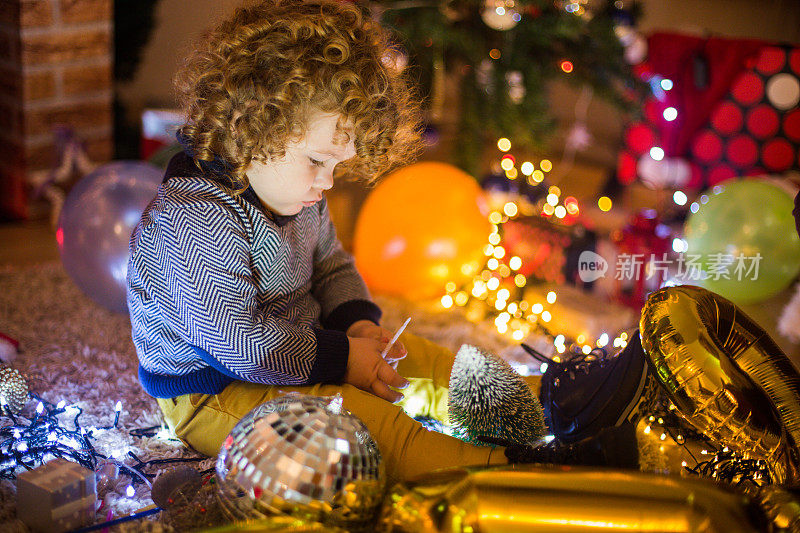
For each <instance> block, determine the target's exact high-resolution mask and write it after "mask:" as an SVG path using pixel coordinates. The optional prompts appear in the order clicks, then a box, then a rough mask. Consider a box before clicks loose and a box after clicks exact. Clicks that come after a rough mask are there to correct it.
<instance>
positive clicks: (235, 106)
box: [175, 0, 421, 192]
mask: <svg viewBox="0 0 800 533" xmlns="http://www.w3.org/2000/svg"><path fill="white" fill-rule="evenodd" d="M393 53H396V48H395V47H394V46H393V44H392V43H391V41H390V39H389V37H388V35H387V33H386V32H385V31H384V30H383V29H382V28H381V27H380V26H379V25H378V24H377V23H376V22H374V21H373V20H372V19H370V18H369V17H367V16H365V14H364V13H362V11H361V10H360V9H359V8H358V7H357V6H355V5H354V4H352V3H350V2H347V1H337V0H307V1H304V0H265V1H262V2H259V3H257V4H255V5H250V6H245V7H241V8H239V9H238V10H237V11H236V12H235V13H234V14H233V15H232V16H231V17H230V18H229V19H228V20H226V21H224V22H223V23H222V24H220V25H219V26H218V27H217V28H216V29H214V30H212V31H211V32H210V34H207V35H205V36H204V38H203V39H202V40H201V41H200V42H199V43H198V45H197V48H196V49H195V51H194V52H193V53H192V54H191V55H190V56H189V57H188V58H187V60H186V62H185V64H184V65H183V66H182V68H181V69H180V70H179V72H178V74H177V76H176V78H175V87H176V89H177V93H178V98H179V101H180V103H181V105H182V108H183V110H184V112H185V114H186V123H185V124H184V126H183V127H182V128H181V134H182V136H183V139H184V141H185V143H186V144H187V145H188V148H189V149H190V150H191V151H192V152H193V157H194V159H195V161H196V162H197V163H198V164H199V163H200V162H201V161H214V160H215V159H221V160H222V162H223V163H224V165H225V167H226V169H227V174H228V176H229V178H230V179H231V180H232V182H233V185H234V188H235V189H236V190H237V192H242V191H244V190H245V189H246V188H247V187H248V185H249V182H248V179H247V176H246V174H245V171H246V169H247V167H248V166H249V165H250V162H251V161H252V160H253V159H254V158H255V159H262V158H264V159H270V158H274V157H282V156H283V155H284V153H285V148H286V145H287V142H289V141H293V140H299V139H300V138H302V136H303V135H304V134H305V132H306V128H307V120H308V117H309V115H310V113H311V112H312V111H314V110H318V111H322V112H327V113H336V114H339V115H340V117H341V119H340V121H339V128H343V124H345V123H346V124H347V125H348V129H349V128H350V127H352V129H350V131H351V132H352V134H353V137H354V139H353V141H354V144H355V149H356V156H355V157H354V158H353V159H351V160H350V161H348V162H346V168H338V167H337V172H341V171H345V172H347V174H348V175H349V176H351V177H356V178H361V179H364V180H366V181H367V182H373V181H374V180H376V179H377V178H379V177H380V176H381V175H383V174H385V173H386V172H388V171H390V170H392V169H393V168H395V167H397V166H398V165H400V164H404V163H407V162H409V161H410V160H412V159H413V158H414V157H415V156H416V155H417V154H418V151H419V149H420V146H421V144H420V119H419V103H418V100H417V99H416V96H415V95H414V94H413V92H412V90H411V89H410V85H409V84H408V83H407V82H406V80H405V79H404V77H403V75H402V74H401V73H400V72H399V71H398V70H397V69H395V68H393V67H392V65H391V61H387V59H389V58H391V57H392V54H393ZM339 167H342V164H340V165H339Z"/></svg>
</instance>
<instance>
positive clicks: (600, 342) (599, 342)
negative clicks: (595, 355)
mask: <svg viewBox="0 0 800 533" xmlns="http://www.w3.org/2000/svg"><path fill="white" fill-rule="evenodd" d="M606 344H608V333H603V334H602V335H600V338H599V339H597V347H598V348H602V347H603V346H605V345H606Z"/></svg>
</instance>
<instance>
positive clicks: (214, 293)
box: [128, 0, 506, 481]
mask: <svg viewBox="0 0 800 533" xmlns="http://www.w3.org/2000/svg"><path fill="white" fill-rule="evenodd" d="M391 52H392V50H391V48H390V43H389V42H388V40H387V36H386V35H385V34H384V32H383V31H382V29H381V28H380V27H379V26H378V25H377V24H376V23H375V22H373V21H372V20H371V19H369V18H368V17H365V16H364V15H363V14H362V13H361V12H360V10H359V9H358V8H357V7H355V6H354V5H353V4H351V3H349V2H342V1H335V0H310V1H307V2H303V1H300V0H267V1H264V2H262V3H260V4H257V5H254V6H251V7H246V8H241V9H239V10H238V11H236V12H235V14H234V15H233V16H232V17H231V18H230V19H229V20H227V21H225V22H223V23H222V24H221V25H220V26H219V27H218V28H217V29H215V30H214V31H213V32H212V33H211V34H210V35H208V36H207V37H206V38H204V40H203V41H202V42H201V44H200V45H199V48H198V50H197V51H196V52H195V53H194V54H193V55H192V56H191V57H190V58H189V60H188V61H187V63H186V64H185V65H184V66H183V68H182V70H181V71H180V73H179V76H178V78H177V83H176V86H177V89H178V93H179V96H180V98H181V101H182V104H183V107H184V110H185V111H186V115H187V120H186V124H185V125H184V126H183V128H182V129H181V130H180V132H179V139H180V141H181V143H182V144H183V146H184V148H185V153H183V154H179V155H178V156H175V157H174V158H173V160H172V161H171V162H170V164H169V167H168V169H167V172H166V176H165V178H164V183H163V184H162V185H161V187H160V188H159V190H158V193H157V196H156V198H155V199H154V200H153V201H152V203H151V204H150V205H149V206H148V207H147V209H146V210H145V212H144V214H143V215H142V218H141V221H140V223H139V225H138V226H137V228H136V230H135V231H134V233H133V236H132V238H131V245H130V252H131V257H130V262H129V264H128V306H129V310H130V316H131V323H132V330H133V341H134V343H135V345H136V349H137V353H138V356H139V359H140V368H139V377H140V380H141V383H142V386H143V388H144V390H145V391H146V392H147V393H149V394H150V395H152V396H154V397H156V398H157V401H158V404H159V406H160V408H161V410H162V411H163V413H164V417H165V419H166V421H167V423H168V424H169V426H170V427H171V428H172V429H173V430H174V432H175V434H176V435H177V436H178V437H179V438H180V439H181V440H182V441H183V442H184V443H185V444H187V445H188V446H191V447H192V448H194V449H195V450H197V451H199V452H202V453H204V454H208V455H215V454H217V453H218V452H219V449H220V445H221V443H222V441H223V440H224V438H225V437H226V436H227V434H228V433H229V432H230V430H231V429H232V428H233V426H234V425H235V424H236V423H237V422H238V421H239V419H241V417H242V416H244V415H245V414H246V413H247V412H249V411H250V410H251V409H253V408H254V407H256V406H257V405H259V404H261V403H263V402H265V401H268V400H270V399H271V398H274V397H276V396H278V395H280V394H283V393H286V392H290V391H298V392H301V393H306V394H312V395H319V396H329V395H333V394H335V393H340V394H341V395H342V397H343V399H344V406H345V407H346V408H347V409H349V410H350V411H351V412H353V413H354V414H355V415H356V416H358V417H359V418H360V419H361V420H363V421H364V423H365V424H366V426H367V427H368V429H369V430H370V432H371V434H372V436H373V438H374V439H375V441H376V442H377V444H378V446H379V448H380V450H381V452H382V455H383V458H384V463H385V465H386V469H387V474H388V476H389V479H390V480H392V481H394V480H398V479H408V478H410V477H412V476H415V475H418V474H421V473H424V472H428V471H430V470H433V469H435V468H440V467H447V466H455V465H472V464H480V465H486V464H495V463H505V462H506V459H505V457H504V455H503V452H502V448H501V449H499V450H494V452H493V451H492V448H490V447H477V446H472V445H470V444H466V443H464V442H462V441H460V440H458V439H455V438H452V437H449V436H446V435H443V434H439V433H435V432H430V431H427V430H426V429H425V428H423V427H422V426H421V425H420V424H419V423H417V422H416V421H414V420H413V419H411V418H410V417H408V416H407V415H406V414H405V413H404V412H403V411H402V409H401V408H400V407H398V406H396V405H394V404H393V402H396V401H397V400H399V399H400V398H402V394H401V393H399V392H397V391H396V390H395V389H396V388H400V389H402V388H403V387H404V386H406V385H407V384H408V381H407V380H406V379H405V378H404V377H403V376H408V377H421V378H429V379H431V380H432V383H433V385H434V386H435V387H438V388H440V389H441V388H446V387H447V385H448V380H449V375H450V369H451V367H452V363H453V354H452V353H450V352H449V351H447V350H445V349H444V348H441V347H439V346H436V345H434V344H432V343H430V342H428V341H425V340H424V339H420V338H418V337H414V336H413V335H408V334H406V335H405V336H403V337H402V338H401V342H398V343H397V344H396V345H395V346H394V347H393V348H392V349H391V350H390V351H389V353H388V355H387V357H386V360H384V359H382V358H381V352H382V350H383V349H384V348H385V347H386V345H387V342H388V339H389V338H390V336H391V332H390V331H387V330H386V329H384V328H382V327H380V325H379V324H380V322H379V319H380V315H381V312H380V309H378V307H377V306H376V305H375V304H374V303H373V302H372V301H371V300H370V297H369V294H368V292H367V289H366V287H365V285H364V282H363V280H362V279H361V277H360V276H359V274H358V272H357V271H356V269H355V267H354V264H353V259H352V257H351V256H350V255H348V254H347V253H346V252H345V251H344V250H343V249H342V246H341V245H340V243H339V241H338V240H337V238H336V234H335V231H334V228H333V225H332V224H331V221H330V219H329V214H328V207H327V204H326V202H325V197H324V192H325V191H326V190H328V189H330V188H331V187H332V186H333V183H334V175H336V174H338V173H340V172H341V173H342V174H345V173H346V174H347V175H348V176H361V177H364V178H366V179H367V180H373V179H376V178H377V177H379V176H380V175H382V174H385V173H386V172H387V171H388V170H390V169H392V168H394V167H396V166H397V165H401V164H405V163H408V162H409V161H410V160H411V158H412V157H413V155H414V153H415V152H416V151H417V149H418V146H419V144H418V143H419V136H418V130H419V121H418V113H417V111H418V110H417V107H416V104H415V102H414V101H413V99H412V97H411V96H410V92H409V89H408V87H407V86H406V84H405V83H404V81H403V79H402V78H401V76H400V74H399V73H398V72H396V71H395V70H393V68H392V67H391V64H390V62H388V61H387V59H388V58H389V54H390V53H391ZM407 354H408V357H405V356H406V355H407ZM395 368H396V369H395Z"/></svg>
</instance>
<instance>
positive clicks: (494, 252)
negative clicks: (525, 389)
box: [440, 138, 628, 357]
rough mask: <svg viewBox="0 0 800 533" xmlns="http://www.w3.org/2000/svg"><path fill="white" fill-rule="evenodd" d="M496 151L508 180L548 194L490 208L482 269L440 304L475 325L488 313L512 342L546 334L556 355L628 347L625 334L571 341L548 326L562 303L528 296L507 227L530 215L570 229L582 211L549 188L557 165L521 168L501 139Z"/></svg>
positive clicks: (448, 290) (448, 288)
mask: <svg viewBox="0 0 800 533" xmlns="http://www.w3.org/2000/svg"><path fill="white" fill-rule="evenodd" d="M497 148H498V149H499V150H500V151H501V152H502V153H503V155H502V156H501V158H500V163H499V164H500V168H502V169H503V171H504V173H505V177H506V178H507V179H508V180H510V181H516V180H520V179H521V176H524V180H525V183H526V184H527V185H528V186H530V187H547V194H546V195H544V197H543V198H542V199H541V200H539V201H538V202H537V203H535V204H534V203H532V202H531V201H530V200H529V199H528V198H527V197H526V196H524V195H517V196H516V197H515V198H512V199H508V198H506V199H504V200H502V201H501V202H500V203H499V204H496V205H492V208H491V211H490V213H489V215H488V220H489V223H490V224H491V230H490V233H489V236H488V242H487V243H486V244H485V245H484V247H483V255H484V257H485V263H484V266H483V268H478V269H477V273H476V274H475V275H474V276H472V279H470V280H469V281H468V282H467V283H466V284H463V283H462V284H458V283H456V282H455V281H449V282H447V283H446V284H445V287H444V289H445V294H444V295H443V296H442V297H441V300H440V303H441V306H442V307H443V308H445V309H450V308H453V307H456V308H458V307H460V308H464V310H465V316H466V318H467V319H468V320H470V321H472V322H475V323H477V322H479V321H481V320H484V319H485V318H486V316H487V315H494V326H495V328H496V329H497V332H498V333H500V334H501V335H507V336H509V337H510V338H511V339H512V340H514V341H518V342H521V341H522V340H524V339H525V338H527V337H528V336H529V335H530V334H531V333H534V332H537V333H543V334H545V335H547V336H549V337H550V338H551V339H552V342H553V347H554V350H555V352H556V353H557V354H564V353H567V352H569V353H584V354H589V353H590V352H591V351H592V350H593V349H595V348H606V347H608V346H609V345H611V346H613V347H614V348H623V347H625V345H626V344H627V339H628V334H627V333H626V332H621V333H619V334H618V335H617V336H616V337H614V338H613V339H612V337H611V336H610V335H609V334H608V333H605V332H604V333H602V334H601V335H599V336H598V337H597V338H596V339H590V338H588V336H587V335H585V334H580V335H578V336H577V337H576V338H574V339H572V338H567V337H566V336H565V335H563V334H560V333H555V332H553V331H552V327H551V326H550V322H551V321H552V320H553V313H554V312H555V311H554V305H555V303H556V301H557V300H558V294H557V292H556V291H555V290H551V291H548V292H547V293H546V294H545V295H544V296H543V297H542V298H532V297H531V293H530V292H527V294H526V288H527V287H528V285H529V279H528V277H527V276H526V275H524V274H522V273H520V270H521V269H522V268H523V266H524V265H523V259H522V258H521V257H520V256H518V255H511V254H509V253H508V252H507V250H506V247H505V246H504V245H503V225H504V224H505V223H507V222H508V221H510V220H515V219H517V218H519V217H532V216H539V217H543V218H545V219H548V220H550V221H551V222H552V223H554V224H560V225H572V224H575V223H576V222H577V220H578V216H579V215H580V210H581V208H580V205H579V202H578V200H577V199H576V198H575V197H573V196H564V195H563V193H562V191H561V189H560V188H559V187H558V186H556V185H550V186H547V185H546V184H545V181H546V176H547V174H548V173H549V172H551V171H552V170H553V163H552V162H551V161H550V160H549V159H542V160H540V161H539V162H538V168H537V165H536V164H534V163H533V162H531V161H527V160H526V161H522V162H521V163H520V164H519V165H517V161H516V158H515V157H514V155H513V154H511V153H510V150H511V141H510V140H509V139H507V138H501V139H499V140H498V141H497ZM517 166H519V168H517ZM603 198H606V197H603ZM608 202H609V204H608V206H607V207H608V209H610V208H611V206H610V202H611V200H610V199H608ZM601 208H602V207H601ZM606 210H607V209H606ZM556 357H558V355H556Z"/></svg>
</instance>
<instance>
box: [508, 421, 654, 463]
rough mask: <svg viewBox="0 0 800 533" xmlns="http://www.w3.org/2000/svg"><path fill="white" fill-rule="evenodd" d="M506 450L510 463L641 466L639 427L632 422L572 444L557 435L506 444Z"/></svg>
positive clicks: (601, 431) (608, 428) (609, 428)
mask: <svg viewBox="0 0 800 533" xmlns="http://www.w3.org/2000/svg"><path fill="white" fill-rule="evenodd" d="M505 454H506V457H507V458H508V461H509V462H510V463H549V464H562V465H581V466H608V467H614V468H633V469H638V468H639V447H638V445H637V443H636V431H635V427H634V426H633V424H630V423H624V424H622V425H620V426H618V427H607V428H603V429H602V430H600V432H599V433H598V434H597V435H594V436H592V437H589V438H586V439H583V440H580V441H578V442H575V443H572V444H564V443H561V442H559V441H558V439H553V440H552V441H551V442H549V443H547V444H542V445H540V446H531V445H511V446H508V447H507V448H506V451H505Z"/></svg>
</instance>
